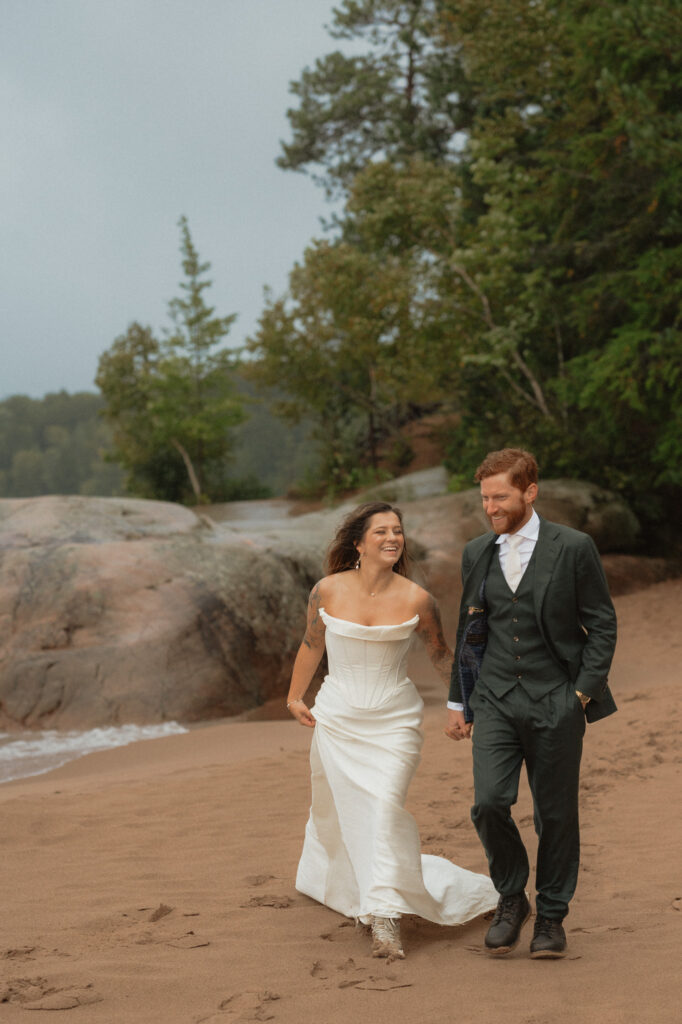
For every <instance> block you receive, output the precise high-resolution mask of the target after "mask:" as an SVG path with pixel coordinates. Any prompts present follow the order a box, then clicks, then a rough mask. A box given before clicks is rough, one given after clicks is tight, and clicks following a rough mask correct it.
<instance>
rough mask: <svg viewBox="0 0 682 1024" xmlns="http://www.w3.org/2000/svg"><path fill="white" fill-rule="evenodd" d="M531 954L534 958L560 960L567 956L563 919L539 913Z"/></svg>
mask: <svg viewBox="0 0 682 1024" xmlns="http://www.w3.org/2000/svg"><path fill="white" fill-rule="evenodd" d="M530 955H531V958H532V959H533V960H558V959H560V958H561V957H562V956H566V932H565V931H564V928H563V925H562V923H561V921H555V920H552V919H551V918H549V917H541V916H540V914H538V916H537V917H536V919H535V928H534V930H533V938H532V941H531V944H530Z"/></svg>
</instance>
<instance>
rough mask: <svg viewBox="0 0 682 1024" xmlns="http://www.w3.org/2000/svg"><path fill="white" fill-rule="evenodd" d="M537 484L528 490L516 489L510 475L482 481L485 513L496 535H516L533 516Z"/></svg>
mask: <svg viewBox="0 0 682 1024" xmlns="http://www.w3.org/2000/svg"><path fill="white" fill-rule="evenodd" d="M537 494H538V488H537V484H531V485H530V486H529V487H528V488H527V490H525V491H521V490H519V488H518V487H514V485H513V484H512V482H511V477H510V475H509V473H496V474H495V475H494V476H488V477H486V478H485V480H481V501H482V502H483V511H484V512H485V514H486V516H487V517H488V522H489V523H490V525H491V526H492V528H493V530H494V531H495V533H497V534H500V533H516V531H517V530H520V529H521V527H522V526H524V525H525V523H527V522H528V520H529V519H530V517H531V515H532V514H533V502H534V501H535V499H536V497H537Z"/></svg>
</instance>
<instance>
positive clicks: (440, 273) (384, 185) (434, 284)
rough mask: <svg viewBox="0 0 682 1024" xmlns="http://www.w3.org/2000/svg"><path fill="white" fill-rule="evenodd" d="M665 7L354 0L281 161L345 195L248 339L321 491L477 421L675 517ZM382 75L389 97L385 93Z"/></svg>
mask: <svg viewBox="0 0 682 1024" xmlns="http://www.w3.org/2000/svg"><path fill="white" fill-rule="evenodd" d="M678 15H679V7H678V5H677V4H675V3H674V2H671V0H613V2H612V3H609V4H593V3H590V2H576V0H570V2H569V0H554V2H550V0H535V2H533V3H532V4H531V3H528V2H527V0H488V2H486V3H485V4H481V3H480V0H344V2H343V3H341V4H340V5H339V7H338V8H337V9H336V12H335V22H334V25H333V26H332V29H333V34H335V35H336V36H338V37H340V38H344V37H345V38H354V39H355V40H356V41H358V40H364V41H365V42H366V44H367V52H366V54H365V55H364V56H362V57H358V56H353V57H344V56H343V55H342V54H339V53H335V54H333V55H332V56H330V57H327V58H324V59H321V60H319V61H318V62H317V64H316V65H315V68H314V69H312V70H307V71H306V72H304V74H303V76H302V79H301V81H300V82H299V83H296V84H295V85H294V86H293V92H294V94H295V95H296V96H297V97H298V99H299V106H298V108H297V109H296V110H292V111H290V112H289V117H290V121H291V126H292V141H291V142H290V143H288V144H286V145H285V146H284V151H283V155H282V157H281V159H280V163H281V165H282V166H284V167H290V168H294V169H298V170H308V171H310V172H312V173H313V174H315V175H317V176H318V177H320V178H321V179H322V180H323V182H324V183H325V185H326V186H327V188H328V189H329V190H330V191H336V192H337V193H338V192H341V193H342V194H343V195H344V197H345V207H344V211H343V214H342V216H340V217H337V218H336V223H335V227H334V230H333V231H332V232H331V233H330V235H329V237H327V238H326V239H323V240H318V241H313V242H312V243H311V245H310V247H309V248H308V250H307V252H306V253H305V256H304V259H303V260H302V262H301V263H300V264H299V265H297V266H296V267H295V268H294V270H293V272H292V275H291V284H290V290H289V292H288V294H287V295H285V296H283V297H279V298H270V299H269V301H268V303H267V306H266V309H265V311H264V313H263V316H262V319H261V323H260V327H259V330H258V332H257V333H256V335H255V336H254V338H253V339H252V340H251V342H250V347H251V350H252V353H253V355H254V356H255V366H254V369H253V374H254V376H255V377H256V379H258V380H260V381H261V382H264V383H268V384H270V385H272V384H274V383H279V384H280V385H281V386H283V387H284V388H285V389H286V390H287V392H288V393H289V399H288V402H286V403H284V405H283V407H282V411H283V412H285V413H286V414H287V415H289V416H290V417H293V418H295V417H297V416H300V415H303V414H304V413H305V414H307V415H310V416H312V418H313V420H314V421H315V422H316V424H317V436H318V438H319V439H320V443H321V444H322V447H323V451H324V453H325V457H324V461H323V466H324V469H325V472H326V474H327V479H328V482H330V483H331V484H334V482H335V480H337V479H338V478H339V476H344V475H345V478H346V479H350V478H351V477H352V474H353V473H354V472H357V471H358V469H361V468H362V467H363V466H364V467H367V466H369V467H371V466H372V465H376V462H377V446H378V445H379V446H384V447H385V446H386V445H389V446H390V445H392V444H393V443H394V439H395V437H396V436H397V430H398V428H399V426H400V424H401V423H403V422H404V421H405V419H406V418H407V417H409V416H411V415H415V414H418V413H419V412H421V411H422V410H423V409H424V408H433V407H434V405H439V406H441V407H448V406H449V407H451V408H454V409H456V410H458V411H459V412H460V413H461V419H460V425H459V427H458V428H457V430H456V432H455V433H454V434H453V436H452V438H451V447H450V455H449V459H448V462H449V466H450V468H451V470H452V471H453V473H454V474H456V475H457V476H458V477H461V478H462V479H466V480H469V479H470V473H471V470H472V468H473V467H474V466H475V465H476V463H477V462H478V460H479V459H480V456H481V455H482V454H483V453H484V452H485V451H486V450H488V449H490V448H492V447H498V446H501V445H504V444H512V443H513V444H522V445H525V446H528V447H531V448H532V449H534V450H535V451H536V452H537V454H538V456H539V459H540V462H541V466H542V469H543V472H544V474H545V475H550V474H551V475H557V474H564V475H571V476H581V477H584V478H587V479H592V480H595V481H596V482H599V483H602V484H606V485H607V486H609V487H612V488H614V489H616V490H618V491H619V492H621V493H623V494H624V495H625V496H626V497H628V498H629V499H630V500H631V501H632V502H633V503H634V505H635V507H636V508H637V511H638V513H639V514H640V516H641V517H642V518H643V520H644V521H645V523H649V524H651V523H659V524H660V523H662V522H664V521H665V519H666V516H667V515H668V514H669V513H670V512H671V511H672V510H673V509H675V508H676V506H677V502H678V501H679V498H680V496H681V495H682V411H681V409H682V402H681V401H680V397H681V388H680V367H681V366H682V333H681V330H680V327H681V324H680V297H681V296H680V291H681V287H680V266H681V264H682V259H681V257H682V247H681V242H682V231H681V223H680V218H681V213H682V203H681V195H680V183H681V166H682V104H681V102H680V101H681V99H682V67H681V60H682V58H681V55H680V49H679V47H677V46H676V45H675V39H676V37H677V23H678ZM382 89H383V91H384V93H385V96H386V102H385V103H381V102H379V100H378V95H379V92H380V91H381V90H382Z"/></svg>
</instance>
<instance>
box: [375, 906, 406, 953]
mask: <svg viewBox="0 0 682 1024" xmlns="http://www.w3.org/2000/svg"><path fill="white" fill-rule="evenodd" d="M372 956H385V957H388V958H389V959H390V960H404V959H405V951H404V950H403V947H402V945H401V942H400V918H399V917H395V918H394V917H372Z"/></svg>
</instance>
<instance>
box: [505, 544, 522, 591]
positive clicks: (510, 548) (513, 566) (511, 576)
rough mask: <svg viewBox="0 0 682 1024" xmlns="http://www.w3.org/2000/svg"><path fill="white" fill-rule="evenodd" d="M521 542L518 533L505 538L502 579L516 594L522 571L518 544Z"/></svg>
mask: <svg viewBox="0 0 682 1024" xmlns="http://www.w3.org/2000/svg"><path fill="white" fill-rule="evenodd" d="M522 540H523V537H520V536H519V535H518V533H515V534H513V535H512V536H511V537H507V560H506V562H505V566H504V578H505V579H506V581H507V583H508V584H509V589H510V590H513V591H514V592H516V588H517V587H518V585H519V583H520V582H521V577H522V576H523V569H522V568H521V556H520V555H519V544H520V543H521V541H522Z"/></svg>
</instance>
